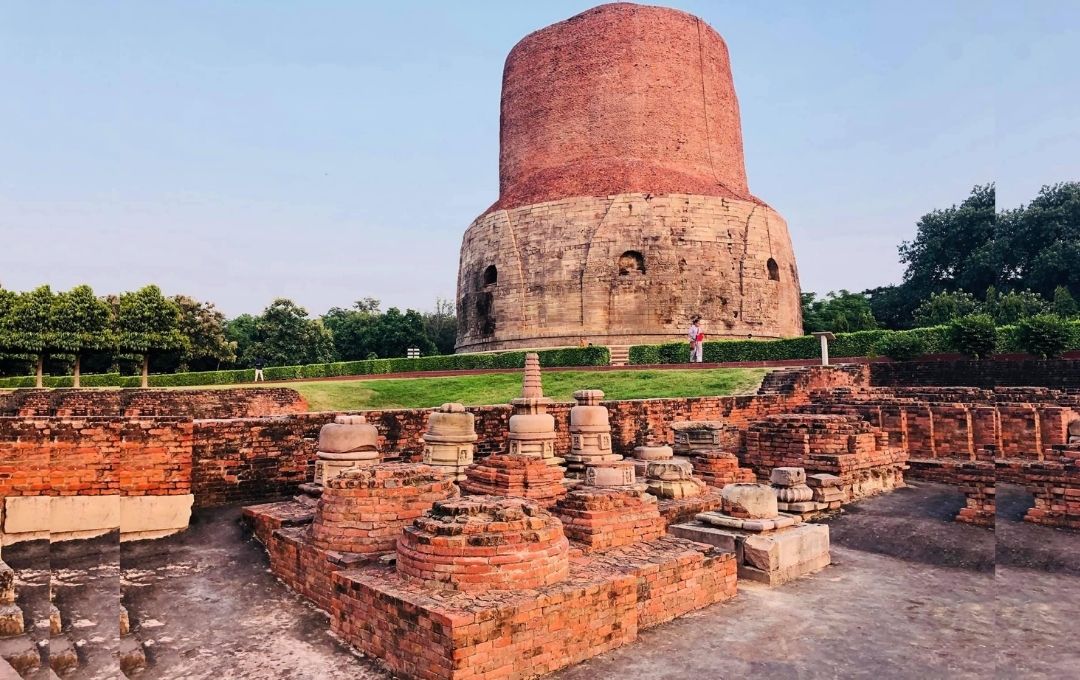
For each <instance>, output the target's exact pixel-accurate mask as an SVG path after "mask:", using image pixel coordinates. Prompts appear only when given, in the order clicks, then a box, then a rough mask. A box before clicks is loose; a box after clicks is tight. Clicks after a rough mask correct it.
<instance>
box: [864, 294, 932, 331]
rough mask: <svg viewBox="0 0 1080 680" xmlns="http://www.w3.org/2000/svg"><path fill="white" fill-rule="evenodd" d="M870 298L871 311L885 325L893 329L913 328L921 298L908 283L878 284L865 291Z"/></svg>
mask: <svg viewBox="0 0 1080 680" xmlns="http://www.w3.org/2000/svg"><path fill="white" fill-rule="evenodd" d="M863 295H865V296H866V297H867V298H868V299H869V300H870V312H871V313H872V314H873V315H874V319H875V320H876V321H877V322H878V323H879V324H880V325H881V326H883V327H885V328H888V329H891V330H902V329H905V328H911V327H912V326H913V325H914V324H913V323H912V322H913V319H914V316H915V308H916V307H918V306H919V298H918V297H917V296H916V295H915V294H914V293H913V292H912V291H911V287H910V286H907V285H899V286H878V287H877V288H871V289H869V290H865V291H863Z"/></svg>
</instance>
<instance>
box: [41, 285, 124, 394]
mask: <svg viewBox="0 0 1080 680" xmlns="http://www.w3.org/2000/svg"><path fill="white" fill-rule="evenodd" d="M53 315H54V321H55V336H54V337H55V343H54V344H55V346H56V348H57V349H58V350H61V351H65V352H70V353H71V354H72V355H73V356H74V357H75V365H74V367H73V376H74V379H73V381H72V384H73V385H74V386H75V387H79V385H80V384H81V375H82V359H83V355H84V354H86V353H87V352H93V351H103V350H108V349H111V348H112V347H113V346H114V345H115V338H114V336H113V333H112V328H111V326H112V309H111V308H110V307H109V304H108V303H107V302H106V301H105V300H102V299H101V298H99V297H97V296H96V295H94V291H93V289H92V288H90V286H86V285H83V286H75V287H74V288H72V289H71V290H69V291H67V292H66V293H60V294H58V295H57V296H56V298H55V300H54V308H53Z"/></svg>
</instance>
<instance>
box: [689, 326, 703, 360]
mask: <svg viewBox="0 0 1080 680" xmlns="http://www.w3.org/2000/svg"><path fill="white" fill-rule="evenodd" d="M686 335H687V338H689V340H690V363H692V364H694V363H697V364H700V363H701V354H702V352H701V350H702V345H703V344H704V342H705V334H704V333H702V332H701V317H700V316H695V317H693V318H692V319H690V331H689V332H688V333H687V334H686Z"/></svg>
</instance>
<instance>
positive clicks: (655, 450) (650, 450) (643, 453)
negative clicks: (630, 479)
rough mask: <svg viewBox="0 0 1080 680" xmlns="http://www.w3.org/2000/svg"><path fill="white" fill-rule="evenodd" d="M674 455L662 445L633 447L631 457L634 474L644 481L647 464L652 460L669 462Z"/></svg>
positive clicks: (669, 448)
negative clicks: (632, 455)
mask: <svg viewBox="0 0 1080 680" xmlns="http://www.w3.org/2000/svg"><path fill="white" fill-rule="evenodd" d="M674 455H675V454H674V451H672V449H671V447H670V446H665V445H663V444H656V445H648V446H635V447H634V457H633V463H634V473H635V474H636V475H637V476H638V477H640V478H642V479H644V478H645V472H646V470H648V468H649V463H651V462H652V461H654V460H671V459H672V458H673V457H674Z"/></svg>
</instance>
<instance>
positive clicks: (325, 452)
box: [315, 415, 379, 485]
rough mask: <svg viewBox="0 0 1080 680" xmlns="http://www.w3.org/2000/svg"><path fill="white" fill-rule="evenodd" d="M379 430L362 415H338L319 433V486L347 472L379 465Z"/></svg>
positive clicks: (316, 467)
mask: <svg viewBox="0 0 1080 680" xmlns="http://www.w3.org/2000/svg"><path fill="white" fill-rule="evenodd" d="M378 440H379V431H378V430H376V429H375V426H374V425H369V424H368V423H367V421H366V420H365V419H364V416H362V415H353V416H338V417H336V418H334V422H332V423H327V424H326V425H323V426H322V429H321V430H319V451H318V453H317V454H316V459H315V483H316V484H318V485H325V484H326V482H327V481H328V480H330V479H333V478H334V477H336V476H338V475H340V474H341V473H342V472H344V471H345V470H349V469H352V468H357V467H366V466H369V465H375V464H376V463H378V462H379V449H378V446H377V443H378Z"/></svg>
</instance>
